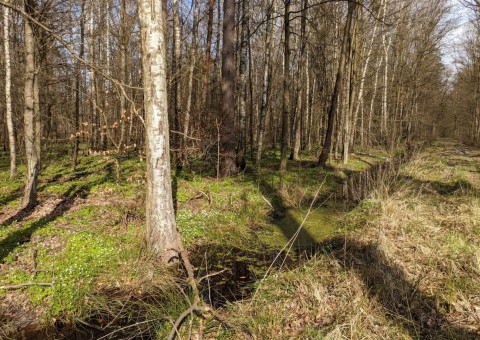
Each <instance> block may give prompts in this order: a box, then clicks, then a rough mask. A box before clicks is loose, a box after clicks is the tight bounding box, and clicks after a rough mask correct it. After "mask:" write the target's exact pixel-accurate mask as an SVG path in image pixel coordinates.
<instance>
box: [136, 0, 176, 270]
mask: <svg viewBox="0 0 480 340" xmlns="http://www.w3.org/2000/svg"><path fill="white" fill-rule="evenodd" d="M155 4H156V5H155ZM139 17H140V25H141V33H142V35H141V37H142V49H143V84H144V86H143V87H144V108H145V124H146V127H145V129H146V144H147V148H146V149H147V197H146V227H147V242H148V245H149V247H150V249H151V250H152V251H154V252H155V253H157V254H159V255H160V257H161V259H162V261H163V262H164V263H169V262H170V261H171V260H172V258H174V257H175V256H177V254H178V251H179V250H180V238H179V236H178V233H177V228H176V224H175V213H174V208H173V200H172V187H171V177H170V152H169V127H168V107H167V80H166V79H167V75H166V67H167V66H166V65H167V61H166V44H165V35H164V32H163V30H164V22H165V20H166V18H165V17H164V12H163V10H162V6H161V5H160V3H158V2H155V3H154V2H152V1H150V0H141V1H139Z"/></svg>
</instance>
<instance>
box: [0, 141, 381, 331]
mask: <svg viewBox="0 0 480 340" xmlns="http://www.w3.org/2000/svg"><path fill="white" fill-rule="evenodd" d="M57 151H59V152H58V153H57V152H50V153H47V154H46V155H45V156H44V159H43V168H42V172H41V175H40V177H39V185H38V195H39V196H38V203H39V204H38V206H37V207H36V209H34V210H33V211H28V212H21V211H20V204H21V202H20V200H21V195H22V188H23V176H24V173H25V167H24V166H23V165H20V166H19V175H18V176H17V177H16V178H14V179H9V171H8V157H7V156H6V155H5V154H3V155H2V156H1V157H0V183H1V185H0V209H1V212H2V214H3V216H5V217H3V216H2V220H3V222H2V224H1V228H0V285H14V284H23V283H48V284H50V283H51V284H52V287H50V286H37V285H32V286H27V287H24V288H21V289H20V290H12V291H11V290H0V300H3V303H2V304H1V306H0V312H1V314H2V315H9V319H8V318H7V319H5V320H4V321H5V324H6V325H7V324H12V323H13V324H15V322H16V318H19V317H20V314H21V313H25V311H27V312H28V313H29V315H31V318H32V322H33V323H34V324H35V323H38V324H39V325H42V327H46V328H48V327H53V326H54V325H57V323H58V320H61V321H62V322H63V323H67V324H73V323H77V324H78V320H87V321H88V322H90V323H94V324H95V325H96V326H97V327H103V326H105V325H106V324H108V323H109V322H115V320H114V319H115V318H114V315H115V313H119V315H121V317H120V319H121V320H120V321H119V323H120V324H129V323H135V322H138V321H140V322H141V321H145V320H146V318H147V319H148V318H150V319H151V320H156V321H155V322H153V323H145V325H148V326H149V327H150V329H149V332H153V333H152V334H154V333H155V332H157V333H158V332H159V333H160V334H164V333H165V332H167V331H168V330H169V329H170V327H171V321H169V320H170V319H168V318H167V319H166V316H169V318H171V316H175V315H178V314H179V313H180V312H181V311H183V310H184V309H185V308H186V307H188V302H187V301H186V298H185V297H184V296H183V295H182V294H181V293H180V291H179V287H178V286H177V284H176V279H175V275H174V274H175V273H174V272H172V271H171V270H161V269H158V267H159V265H158V264H156V263H155V260H152V258H150V257H149V256H148V255H147V253H146V252H145V246H144V234H143V232H144V223H145V210H144V203H145V194H144V193H145V181H146V178H145V161H144V159H140V158H139V157H138V156H129V157H115V156H93V155H89V156H81V157H80V158H79V164H78V165H77V167H76V169H75V171H73V170H72V169H71V160H70V157H69V156H68V155H67V154H65V153H64V152H63V151H62V150H57ZM60 151H62V152H60ZM386 156H387V154H385V153H383V152H379V151H378V150H376V151H371V152H370V153H367V154H365V155H357V156H352V157H351V160H350V162H349V163H348V164H346V165H343V164H340V163H333V164H332V166H331V167H330V168H328V169H320V168H317V167H314V166H312V165H313V164H314V163H315V156H313V155H302V157H301V159H300V160H298V161H290V162H289V165H288V171H287V172H286V174H285V178H284V183H285V188H284V191H283V192H279V190H278V187H279V183H280V178H279V175H278V171H277V167H278V155H277V154H275V153H273V152H270V153H267V154H266V155H265V159H264V161H263V162H262V169H261V171H260V173H256V172H255V171H253V170H252V169H253V168H254V166H253V165H252V164H249V166H248V167H247V169H246V171H245V172H244V173H242V174H240V175H238V176H235V177H231V178H226V179H222V180H218V179H216V177H215V174H214V173H212V169H211V167H210V168H207V167H206V166H205V164H204V163H201V164H200V163H199V164H197V163H192V164H191V165H189V166H187V167H185V168H184V169H183V170H178V169H177V170H176V171H173V174H172V183H173V189H174V197H175V202H176V207H177V215H176V216H177V224H178V229H179V231H180V234H181V235H182V238H183V240H184V242H185V243H186V245H187V247H188V248H189V249H190V250H191V251H192V252H195V250H196V249H204V248H202V247H205V245H207V247H208V248H209V249H210V250H212V249H217V248H216V247H217V246H218V249H220V248H221V249H222V251H225V250H226V249H227V250H228V249H230V250H231V254H232V256H239V255H238V254H243V255H242V256H243V257H244V258H245V259H246V260H248V261H253V260H252V258H251V257H249V255H248V254H257V255H255V256H258V257H261V256H264V255H262V254H265V253H269V252H271V251H273V250H277V251H278V250H279V249H280V248H282V247H283V246H284V245H285V244H286V243H287V242H288V240H289V239H290V238H291V237H292V236H293V234H294V233H295V231H296V229H297V228H298V226H299V225H300V224H301V223H302V222H303V220H304V219H305V216H306V211H307V207H308V205H309V204H310V202H311V201H312V200H313V199H314V197H315V194H317V196H318V197H317V205H315V209H317V208H318V203H321V200H320V198H321V199H322V200H323V199H324V198H325V197H327V196H328V195H329V194H330V193H331V192H333V191H334V190H336V188H337V187H338V186H339V184H340V183H342V181H343V180H344V179H345V178H346V176H347V175H348V174H349V173H351V172H356V171H363V170H365V169H366V168H368V167H369V166H371V165H372V164H375V163H378V162H381V161H383V160H384V159H385V157H386ZM322 209H324V210H322ZM322 209H319V210H315V211H313V212H311V216H310V219H309V220H307V221H305V222H306V223H305V228H306V230H309V231H310V232H309V233H308V234H307V235H303V236H300V238H299V240H303V241H301V242H303V244H297V245H299V246H302V245H303V246H305V245H310V244H311V243H313V242H318V241H320V240H322V239H323V238H324V237H325V236H327V235H334V234H335V233H336V232H337V230H336V227H335V226H336V223H337V221H338V219H339V216H340V215H341V214H342V213H343V212H342V208H340V207H334V208H332V209H330V210H328V209H325V208H322ZM19 212H21V213H20V214H18V213H19ZM10 217H13V218H10ZM319 224H322V226H321V227H318V225H319ZM193 256H194V257H195V256H197V257H198V258H199V259H200V260H201V261H203V259H202V258H201V257H199V256H198V254H193ZM235 260H238V259H235ZM227 261H230V262H228V263H233V262H231V261H232V260H231V259H227ZM262 261H266V260H265V259H264V260H262ZM252 263H253V262H252ZM262 263H264V262H262ZM262 265H264V264H262ZM199 266H200V267H201V268H202V264H201V263H200V264H199ZM259 268H260V267H258V268H257V267H256V269H255V270H257V271H258V272H255V270H254V272H255V275H258V277H260V276H261V275H262V270H263V271H264V269H259ZM219 269H221V268H219ZM229 270H232V269H231V268H230V269H229ZM187 294H188V293H187ZM20 296H26V297H27V301H28V303H27V304H26V305H24V306H22V308H18V306H16V305H15V301H25V300H24V299H19V297H20ZM110 300H111V303H110V302H108V301H110ZM152 301H156V302H157V303H152ZM159 305H161V307H159ZM122 306H123V307H122ZM126 306H127V307H128V308H127V307H126ZM155 306H157V307H155ZM125 310H128V313H124V311H125ZM136 311H137V312H136ZM140 311H142V313H143V314H144V315H143V316H142V315H140ZM112 315H113V316H112ZM109 318H110V319H109ZM92 320H93V321H92ZM99 320H100V321H99ZM112 320H114V321H112ZM88 322H87V323H88ZM152 324H155V325H156V326H152ZM83 326H85V325H83ZM4 331H5V330H4Z"/></svg>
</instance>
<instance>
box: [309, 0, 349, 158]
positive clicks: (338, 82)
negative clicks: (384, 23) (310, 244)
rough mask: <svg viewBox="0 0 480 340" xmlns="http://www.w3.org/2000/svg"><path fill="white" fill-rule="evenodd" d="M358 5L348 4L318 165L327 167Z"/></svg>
mask: <svg viewBox="0 0 480 340" xmlns="http://www.w3.org/2000/svg"><path fill="white" fill-rule="evenodd" d="M355 6H356V3H352V2H349V3H348V14H347V22H346V23H345V29H344V31H343V42H342V49H341V52H340V61H339V65H338V70H337V76H336V78H335V86H334V88H333V93H332V100H331V102H330V107H329V109H328V123H327V132H326V136H325V143H324V144H323V148H322V153H321V154H320V157H319V158H318V165H319V166H321V167H325V166H326V164H327V161H328V158H329V155H330V148H331V146H332V138H333V125H334V122H335V119H336V118H337V111H338V98H339V95H340V90H341V88H342V80H343V72H344V67H345V56H346V53H347V44H348V34H349V32H350V29H351V26H352V20H353V13H354V10H355Z"/></svg>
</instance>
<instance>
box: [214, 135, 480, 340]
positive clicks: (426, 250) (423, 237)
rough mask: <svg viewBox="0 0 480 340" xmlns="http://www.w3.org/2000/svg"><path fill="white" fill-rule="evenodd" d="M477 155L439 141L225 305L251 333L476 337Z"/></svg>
mask: <svg viewBox="0 0 480 340" xmlns="http://www.w3.org/2000/svg"><path fill="white" fill-rule="evenodd" d="M479 161H480V151H479V150H477V149H470V148H467V147H465V146H462V145H458V144H455V143H453V142H448V141H442V142H439V143H437V144H435V146H433V147H431V148H428V149H426V150H425V151H424V152H422V153H420V154H419V155H417V156H416V157H415V159H414V160H413V161H411V162H410V163H409V164H408V165H407V166H404V167H403V168H402V170H401V172H400V174H399V176H398V178H397V180H396V181H395V183H394V184H392V183H390V184H388V185H386V186H380V187H379V188H378V190H376V191H375V192H373V193H372V194H371V196H370V197H369V199H367V200H365V201H364V202H362V203H361V204H360V205H359V206H358V207H357V208H355V209H354V210H353V211H352V212H350V213H349V214H347V215H346V216H345V218H344V219H343V221H342V224H343V226H344V228H345V229H346V230H349V231H347V233H346V235H344V236H342V237H337V238H335V237H334V238H332V239H330V240H328V241H326V242H324V243H323V244H320V245H318V247H317V250H316V251H315V252H313V253H312V254H311V258H310V259H309V260H307V261H305V262H304V263H303V264H302V265H301V266H299V267H297V268H295V269H293V270H290V271H283V272H277V273H274V274H272V275H270V276H269V277H267V278H266V279H265V280H263V281H260V282H259V283H258V284H257V291H256V293H255V294H254V295H253V297H252V298H251V299H250V300H248V301H244V302H241V303H237V304H235V305H233V306H231V307H230V321H231V322H232V323H233V324H234V325H235V327H236V328H234V330H233V331H232V330H230V331H225V333H223V335H224V336H225V337H228V338H230V337H232V338H233V337H235V336H236V335H235V333H236V331H235V329H236V330H237V331H238V330H242V334H243V332H244V331H245V330H247V331H248V332H249V333H250V334H255V335H256V336H257V337H258V338H276V339H278V338H325V339H340V338H347V339H379V338H389V339H410V338H422V339H423V338H432V339H478V338H480V328H479V325H480V196H479V192H480V191H479V190H480V172H479V170H480V162H479Z"/></svg>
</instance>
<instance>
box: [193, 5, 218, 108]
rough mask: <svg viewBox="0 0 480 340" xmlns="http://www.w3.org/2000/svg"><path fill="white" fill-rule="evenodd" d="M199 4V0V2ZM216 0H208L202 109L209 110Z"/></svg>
mask: <svg viewBox="0 0 480 340" xmlns="http://www.w3.org/2000/svg"><path fill="white" fill-rule="evenodd" d="M197 5H198V2H197ZM214 8H215V0H208V24H207V48H206V50H205V75H204V77H203V93H202V109H203V110H204V111H209V109H210V106H209V105H208V96H209V94H210V91H209V90H210V60H211V55H212V54H211V49H212V36H213V10H214Z"/></svg>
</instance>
